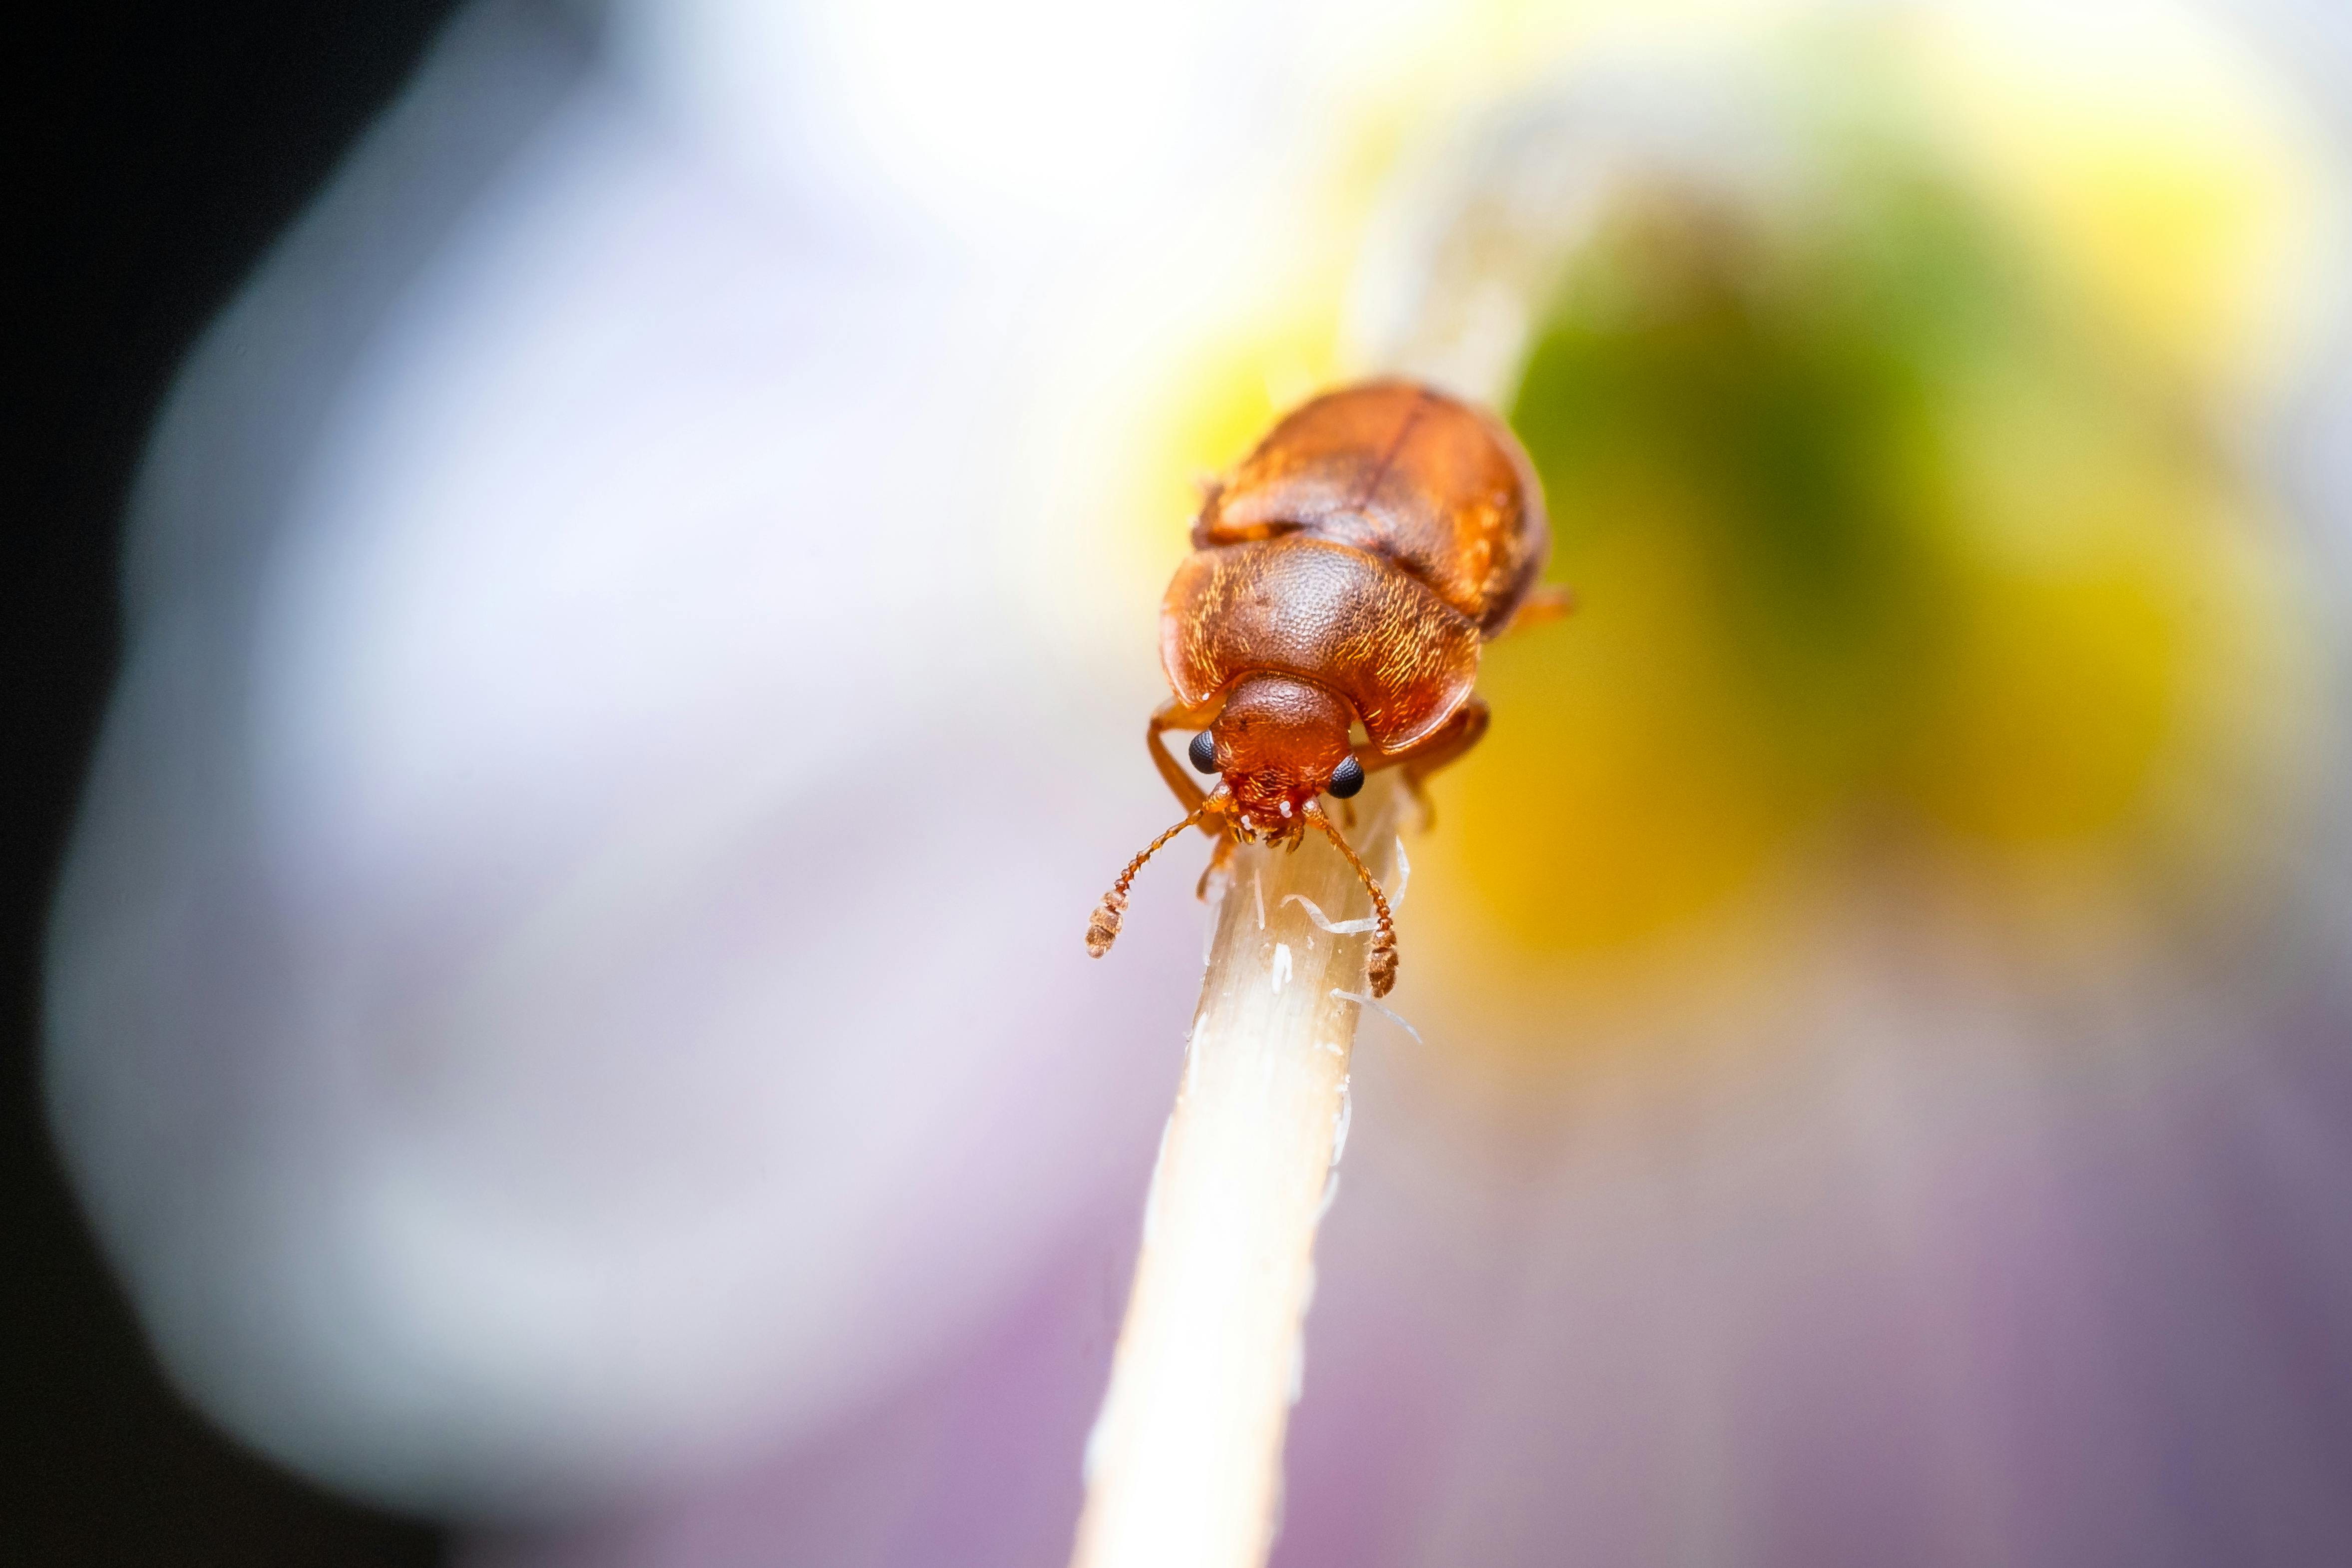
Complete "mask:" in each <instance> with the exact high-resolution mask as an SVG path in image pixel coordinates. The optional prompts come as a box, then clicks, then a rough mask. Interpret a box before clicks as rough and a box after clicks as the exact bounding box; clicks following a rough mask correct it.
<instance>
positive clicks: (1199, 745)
mask: <svg viewBox="0 0 2352 1568" xmlns="http://www.w3.org/2000/svg"><path fill="white" fill-rule="evenodd" d="M1184 754H1185V755H1186V756H1188V757H1190V758H1192V766H1193V767H1194V768H1195V769H1196V770H1198V771H1199V772H1201V773H1215V772H1216V771H1217V742H1214V741H1213V740H1211V739H1210V738H1209V732H1208V731H1206V730H1203V731H1201V732H1200V733H1199V734H1197V735H1195V736H1193V737H1192V744H1191V745H1189V746H1187V747H1185V748H1184Z"/></svg>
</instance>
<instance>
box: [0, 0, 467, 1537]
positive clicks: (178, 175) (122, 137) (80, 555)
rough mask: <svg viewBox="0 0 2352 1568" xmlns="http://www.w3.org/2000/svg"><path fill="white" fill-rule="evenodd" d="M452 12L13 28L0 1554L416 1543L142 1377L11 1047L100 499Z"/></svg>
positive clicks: (69, 708)
mask: <svg viewBox="0 0 2352 1568" xmlns="http://www.w3.org/2000/svg"><path fill="white" fill-rule="evenodd" d="M451 9H452V7H451V6H449V5H443V4H439V3H437V0H358V3H356V4H350V5H332V6H322V5H309V4H301V3H299V0H263V3H256V4H240V5H218V4H213V5H194V6H190V5H108V4H98V5H84V6H74V7H64V8H59V9H58V10H57V11H54V12H52V13H50V16H49V19H48V23H47V27H46V28H45V29H44V30H43V32H42V33H41V34H40V35H38V36H37V37H34V38H32V39H30V40H28V42H27V44H26V46H22V47H20V52H19V55H18V60H19V68H20V69H21V70H23V72H24V73H25V76H26V78H27V79H28V80H29V83H30V85H31V87H32V88H33V92H34V96H35V97H36V98H37V100H40V101H41V102H42V103H43V104H45V105H46V107H45V108H43V109H41V110H37V112H36V114H35V116H34V117H33V120H32V124H31V132H30V134H29V135H28V136H27V137H26V142H25V143H24V144H23V145H25V146H26V147H27V148H28V149H29V151H30V153H31V161H32V163H33V167H32V168H31V169H29V170H26V171H25V172H24V174H23V175H21V176H20V178H23V180H24V185H23V186H22V187H21V188H24V189H26V190H28V191H33V192H37V193H39V194H38V196H37V198H36V199H35V200H34V201H33V203H32V205H31V206H30V208H29V211H28V212H26V213H25V215H24V216H20V218H19V220H18V221H19V232H20V233H21V234H22V235H23V236H24V237H25V239H26V246H27V248H28V249H29V250H30V251H31V261H32V278H33V281H32V285H31V287H30V288H29V289H26V294H25V296H24V300H25V302H24V305H23V306H22V308H21V310H20V314H19V328H18V330H19V331H20V332H21V333H22V334H23V337H22V339H20V342H23V343H24V347H23V348H21V349H20V350H19V351H18V353H17V354H16V359H15V366H16V385H15V387H14V388H13V392H14V396H13V398H12V400H11V401H12V404H13V405H14V407H15V410H16V412H15V414H14V416H13V417H12V420H11V423H12V425H13V426H15V428H16V432H17V435H18V438H19V440H20V441H21V442H22V447H21V448H20V449H21V451H22V453H23V456H24V459H25V460H24V461H23V462H22V463H21V464H20V465H19V466H18V467H17V468H16V473H15V479H14V486H13V488H14V489H15V504H14V506H13V508H12V510H13V511H14V512H15V515H16V526H15V529H14V530H13V536H12V538H11V540H10V554H11V558H12V559H11V564H10V567H9V570H8V574H7V576H8V581H9V583H10V584H11V585H12V587H13V589H14V590H15V594H16V607H15V609H14V611H13V613H12V614H11V615H10V616H8V617H7V628H6V634H5V635H6V647H7V662H6V691H7V701H8V707H9V719H8V725H7V730H8V736H9V752H10V759H9V764H8V770H7V773H8V776H9V777H10V778H11V779H12V780H14V781H15V787H14V790H13V791H12V794H13V795H14V797H15V798H14V804H13V809H12V810H11V812H10V814H9V831H8V833H7V835H6V838H5V843H6V850H5V853H6V856H7V860H6V871H5V902H0V916H4V917H5V921H6V941H7V987H8V998H7V1026H8V1036H7V1069H6V1079H5V1084H6V1087H5V1094H6V1115H7V1131H6V1134H5V1140H0V1149H5V1160H6V1175H5V1202H6V1205H7V1213H8V1220H7V1226H6V1234H7V1235H8V1237H10V1250H11V1255H12V1256H11V1260H10V1266H9V1267H8V1268H6V1269H5V1271H0V1272H5V1279H6V1282H7V1309H6V1310H7V1318H8V1321H7V1326H6V1330H5V1339H6V1343H7V1345H8V1349H9V1353H10V1356H11V1359H12V1361H13V1363H14V1364H15V1375H14V1376H13V1377H12V1378H11V1379H10V1382H11V1384H12V1392H11V1394H10V1396H9V1399H8V1411H9V1419H10V1420H11V1422H12V1423H13V1424H14V1426H15V1428H16V1431H15V1434H14V1436H15V1438H16V1445H15V1446H16V1450H17V1452H18V1453H19V1455H20V1456H21V1457H20V1458H18V1459H17V1460H16V1461H15V1462H14V1463H13V1464H12V1466H11V1468H12V1469H13V1470H14V1471H15V1472H16V1483H17V1487H16V1496H17V1500H16V1502H15V1503H14V1504H12V1505H11V1506H10V1508H9V1509H8V1510H7V1522H6V1523H5V1526H0V1557H5V1558H7V1559H8V1560H9V1561H12V1562H20V1563H44V1564H48V1565H52V1568H69V1565H72V1564H79V1563H93V1564H95V1563H107V1564H123V1563H155V1564H182V1563H186V1564H201V1563H237V1564H245V1565H262V1564H273V1563H303V1564H321V1565H324V1564H337V1563H354V1564H377V1563H383V1564H396V1563H433V1562H436V1561H437V1560H438V1559H439V1557H440V1555H441V1551H440V1541H439V1537H438V1533H437V1532H436V1531H433V1530H431V1529H429V1528H427V1527H425V1526H424V1525H421V1524H418V1523H415V1522H413V1521H406V1520H402V1519H397V1518H394V1517H392V1516H389V1515H385V1514H381V1513H376V1512H373V1511H371V1510H366V1509H362V1508H358V1507H354V1506H353V1505H352V1504H350V1503H347V1502H343V1501H340V1500H333V1499H330V1498H329V1497H327V1496H325V1495H324V1494H322V1493H320V1492H318V1491H316V1490H313V1489H311V1488H310V1487H308V1486H305V1485H303V1484H302V1483H300V1482H299V1481H297V1480H295V1479H291V1478H290V1477H289V1476H287V1475H285V1474H284V1473H283V1472H281V1471H279V1470H277V1469H275V1468H271V1467H269V1466H268V1465H266V1464H264V1463H263V1462H262V1461H260V1460H258V1459H257V1458H253V1457H251V1456H249V1455H248V1454H247V1453H246V1452H244V1451H243V1450H242V1449H240V1448H238V1447H236V1446H235V1445H233V1444H231V1443H230V1442H228V1441H227V1440H226V1439H225V1438H223V1437H222V1436H219V1435H218V1434H217V1433H216V1432H215V1431H214V1430H213V1429H212V1428H211V1427H210V1426H208V1425H207V1424H206V1423H205V1422H204V1421H203V1420H202V1419H201V1418H200V1417H198V1416H197V1415H195V1414H194V1412H192V1411H191V1410H189V1409H188V1407H187V1406H186V1405H184V1404H183V1403H182V1402H181V1400H180V1399H179V1398H178V1397H177V1395H176V1394H174V1393H173V1390H172V1389H171V1388H170V1387H169V1386H168V1385H167V1384H165V1382H164V1381H163V1377H162V1376H161V1375H160V1373H158V1372H157V1370H156V1368H155V1365H154V1363H153V1361H152V1358H151V1356H150V1355H149V1353H148V1352H147V1349H146V1347H145V1346H144V1344H143V1343H142V1341H141V1338H140V1336H139V1333H138V1331H137V1330H136V1328H135V1327H134V1325H133V1323H132V1321H131V1314H130V1312H129V1311H128V1310H127V1309H126V1308H125V1306H124V1304H123V1302H122V1300H121V1294H120V1292H119V1291H118V1289H117V1288H116V1286H115V1285H114V1283H113V1281H112V1280H111V1279H109V1278H108V1277H107V1275H106V1273H105V1270H104V1268H103V1267H102V1265H101V1263H100V1259H99V1257H98V1255H97V1253H96V1251H95V1249H94V1248H93V1247H92V1245H91V1242H90V1239H89V1234H88V1232H87V1230H86V1228H85V1227H84V1226H83V1224H82V1222H81V1219H80V1217H79V1215H78V1213H77V1212H76V1209H75V1205H74V1204H73V1202H72V1199H71V1198H70V1197H69V1196H68V1194H67V1192H66V1189H65V1186H64V1184H63V1183H62V1182H61V1180H60V1178H59V1175H58V1167H57V1163H56V1160H55V1157H54V1155H53V1153H52V1151H51V1147H50V1143H49V1140H48V1137H47V1133H46V1131H44V1130H43V1129H42V1127H41V1125H40V1120H39V1117H38V1114H37V1095H36V1090H35V1079H34V1071H33V1062H34V1056H35V1046H34V1041H35V1036H36V1027H37V1024H36V1020H37V1011H38V1006H37V996H38V987H37V971H38V963H39V948H40V933H41V930H42V924H43V920H44V917H45V912H46V906H47V901H48V896H49V889H50V887H51V885H52V883H53V881H54V879H55V874H56V868H57V862H58V853H59V850H60V847H61V846H62V845H63V843H64V840H65V837H66V833H67V830H68V826H69V823H70V821H71V816H72V812H73V808H74V801H75V797H76V795H78V793H79V789H80V786H81V784H82V779H83V774H84V771H85V769H86V767H87V765H88V761H89V747H90V743H91V740H92V737H93V735H94V733H95V731H96V727H97V724H98V721H99V716H100V706H101V703H102V700H103V699H104V696H105V693H106V689H107V686H108V683H109V681H110V679H111V678H112V674H113V668H114V660H115V651H116V650H115V644H116V637H117V619H116V615H117V609H116V581H115V578H116V570H117V565H118V557H119V544H120V531H121V530H120V519H121V509H122V502H123V497H124V494H125V492H126V490H127V489H128V487H129V485H130V482H131V473H132V469H133V466H134V463H135V461H136V459H137V458H138V455H139V451H140V447H141V446H142V442H143V440H144V438H145V436H146V432H147V428H148V426H149V425H150V424H151V422H152V419H153V417H154V413H155V407H156V404H157V401H158V400H159V399H160V397H161V396H162V395H163V391H164V389H165V386H166V385H167V384H168V382H169V379H170V377H171V375H172V374H173V370H174V368H175V367H176V365H177V364H178V363H179V361H180V359H181V358H182V356H183V355H184V353H186V352H187V348H188V345H189V343H190V342H191V341H192V340H194V337H195V336H196V334H197V333H198V331H200V330H201V329H202V328H203V326H204V325H205V321H207V320H208V319H210V318H211V317H212V316H213V315H214V314H215V312H216V311H217V310H219V309H220V307H221V305H222V304H223V302H224V301H225V300H226V299H227V298H228V297H229V295H230V294H231V292H232V291H233V290H234V289H236V286H237V284H238V282H239V280H240V279H242V278H244V277H245V276H246V275H247V273H249V272H250V271H251V270H252V268H253V266H254V263H255V261H256V260H257V258H258V257H259V256H260V255H261V254H262V253H263V251H264V250H265V249H266V248H267V247H268V245H269V244H270V242H271V240H272V239H273V238H274V237H276V236H277V235H278V233H279V232H280V231H281V230H282V229H283V228H284V227H285V226H286V224H287V223H288V221H289V219H290V218H291V217H292V216H294V214H295V213H296V212H297V211H299V209H300V207H301V205H302V204H303V203H304V202H305V201H306V200H307V199H308V198H309V197H310V195H312V194H313V193H314V192H315V191H316V189H317V187H318V185H319V184H320V181H321V180H322V179H324V178H325V176H326V175H327V174H328V172H329V171H330V170H331V168H332V167H333V166H334V164H335V163H336V162H337V161H338V160H339V159H340V158H341V156H342V155H343V154H344V153H345V152H346V151H347V150H348V148H349V147H350V145H351V143H352V140H353V138H354V137H356V136H357V135H358V134H359V132H360V131H361V130H362V127H364V126H365V125H366V123H367V122H368V121H369V120H370V118H371V117H373V115H374V114H375V113H376V111H377V110H379V109H380V108H381V107H382V105H383V102H384V101H385V100H387V99H389V98H390V97H391V96H392V95H393V94H394V92H395V91H396V90H397V89H398V88H399V86H400V83H401V82H402V80H403V79H404V78H405V77H406V76H407V75H408V74H409V72H410V71H411V70H412V69H413V68H414V67H415V61H416V58H417V57H418V55H419V53H420V51H421V50H422V49H423V48H424V47H425V44H426V43H427V41H428V40H429V39H430V37H432V35H433V33H434V31H435V30H436V28H437V27H438V26H440V25H441V24H442V22H443V21H444V19H445V18H446V16H447V14H448V12H449V11H450V10H451Z"/></svg>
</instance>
